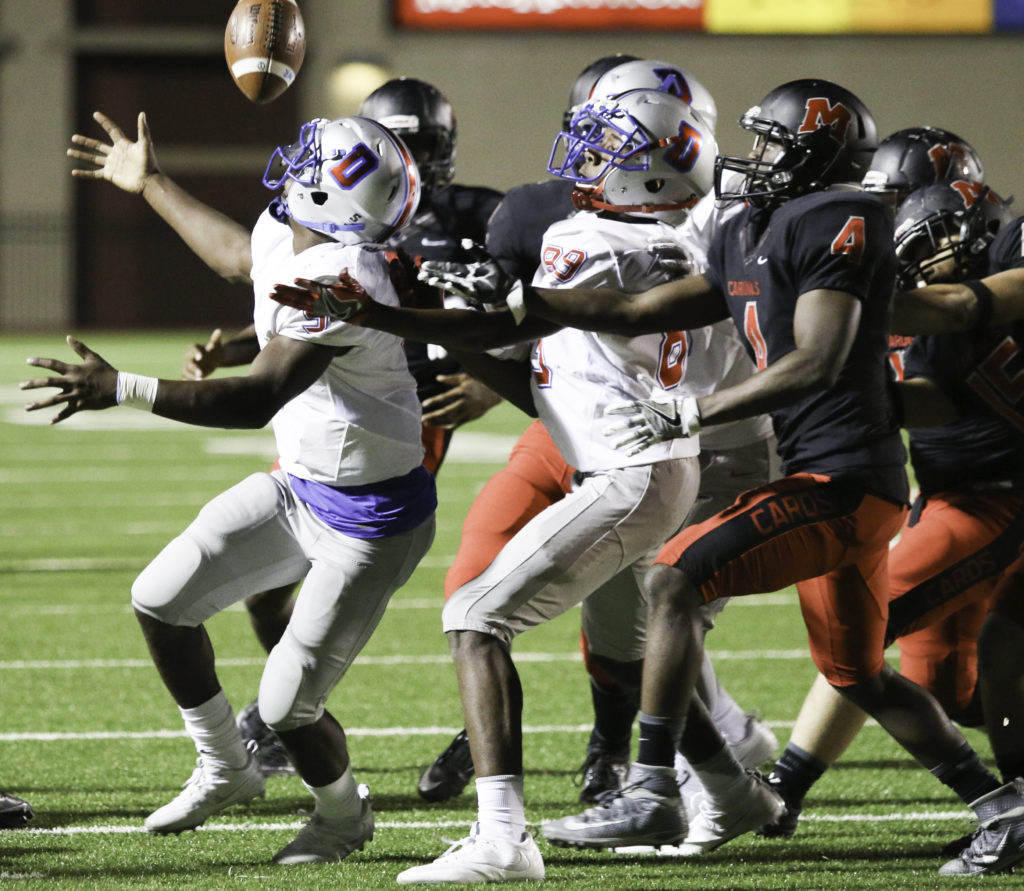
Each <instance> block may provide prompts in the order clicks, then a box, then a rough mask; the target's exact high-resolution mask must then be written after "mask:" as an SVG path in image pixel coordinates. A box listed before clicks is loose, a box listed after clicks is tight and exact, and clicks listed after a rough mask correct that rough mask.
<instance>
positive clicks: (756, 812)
mask: <svg viewBox="0 0 1024 891" xmlns="http://www.w3.org/2000/svg"><path fill="white" fill-rule="evenodd" d="M785 809H786V805H785V802H784V801H783V800H782V797H781V796H780V795H779V794H778V793H777V792H776V791H775V790H774V789H773V788H772V787H771V786H770V785H768V781H767V780H766V779H765V778H764V777H762V776H761V775H760V774H759V773H756V772H755V771H748V773H747V777H746V782H741V783H738V784H737V788H736V789H735V790H734V791H730V794H729V795H728V797H723V798H722V799H720V800H718V801H714V800H712V799H711V797H710V796H705V798H704V799H703V800H702V801H701V802H700V803H699V805H698V807H697V813H696V814H695V815H694V818H693V819H692V820H691V821H690V829H689V832H688V833H687V834H686V840H685V841H684V842H683V843H682V844H681V845H679V846H678V848H676V849H674V850H671V851H669V850H666V849H665V848H662V849H661V853H662V854H664V855H668V856H675V857H695V856H698V855H700V854H707V853H708V852H710V851H713V850H715V848H720V847H721V846H722V845H724V844H725V843H726V842H728V841H732V840H733V839H734V838H737V837H738V836H741V835H743V834H744V833H747V832H753V831H754V830H755V829H758V828H760V827H761V826H763V825H764V824H765V823H771V822H772V821H774V820H776V819H778V817H779V816H781V814H782V812H783V811H784V810H785Z"/></svg>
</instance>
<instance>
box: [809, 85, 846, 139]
mask: <svg viewBox="0 0 1024 891" xmlns="http://www.w3.org/2000/svg"><path fill="white" fill-rule="evenodd" d="M805 107H806V109H807V112H806V114H805V115H804V119H803V123H801V124H800V126H799V127H798V128H797V131H796V132H797V133H813V132H814V131H815V130H823V129H824V128H826V127H828V128H829V129H830V130H831V134H832V136H833V137H834V138H835V140H836V142H840V143H845V142H846V133H847V131H848V130H849V129H850V123H851V122H852V121H853V113H852V112H851V111H850V109H848V108H847V107H846V106H845V105H844V104H843V103H842V102H836V103H834V104H833V103H832V102H830V101H829V100H828V98H827V97H826V96H814V97H813V98H810V99H808V100H807V104H806V106H805Z"/></svg>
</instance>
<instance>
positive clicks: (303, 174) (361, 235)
mask: <svg viewBox="0 0 1024 891" xmlns="http://www.w3.org/2000/svg"><path fill="white" fill-rule="evenodd" d="M263 184H264V185H265V186H266V187H267V188H268V189H279V188H281V186H285V190H284V194H283V196H282V204H283V206H284V209H285V211H286V212H287V214H288V216H290V217H291V218H292V219H293V220H295V221H296V222H297V223H300V224H301V225H303V226H306V227H307V228H309V229H315V230H316V231H318V232H323V233H324V234H325V235H328V236H330V237H331V238H333V239H334V240H335V241H340V242H341V243H343V244H358V243H360V242H381V241H384V240H385V239H386V238H388V237H389V236H390V235H391V234H392V233H393V232H394V231H396V230H397V229H400V228H401V227H402V226H404V225H405V224H406V223H407V222H408V221H409V220H410V219H411V218H412V215H413V214H414V213H415V212H416V207H417V205H418V204H419V199H420V175H419V171H418V170H417V168H416V164H415V162H414V161H413V159H412V155H411V154H410V153H409V150H408V148H406V146H405V144H404V143H403V142H402V141H401V139H399V138H398V137H397V136H396V135H395V134H394V133H392V132H391V131H390V130H389V129H388V128H387V127H385V126H383V125H382V124H379V123H377V122H376V121H372V120H370V119H369V118H362V117H347V118H339V119H338V120H335V121H328V120H326V119H324V118H316V119H315V120H312V121H310V122H309V123H307V124H304V125H303V126H302V130H301V132H300V134H299V141H298V142H295V143H292V144H291V145H286V146H279V147H278V148H277V149H275V151H274V153H273V155H272V156H271V158H270V163H269V164H268V165H267V170H266V173H264V175H263Z"/></svg>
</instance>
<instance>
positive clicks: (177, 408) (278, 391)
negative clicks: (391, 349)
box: [21, 336, 337, 429]
mask: <svg viewBox="0 0 1024 891" xmlns="http://www.w3.org/2000/svg"><path fill="white" fill-rule="evenodd" d="M67 340H68V344H69V345H70V346H71V348H72V349H73V350H74V351H75V352H76V353H78V355H79V356H80V357H81V358H82V360H83V361H82V363H81V364H80V365H75V364H70V363H66V362H62V361H60V360H59V359H47V358H31V359H28V364H29V365H33V366H35V367H37V368H45V369H48V370H50V371H53V372H56V374H55V375H54V376H51V377H44V378H36V379H34V380H28V381H23V382H22V384H21V389H22V390H35V389H41V388H47V387H55V388H57V390H58V392H57V393H56V394H54V395H52V396H48V397H46V398H44V399H40V400H38V401H37V402H34V403H31V404H29V405H27V406H26V410H27V411H38V410H39V409H43V408H49V407H52V406H62V407H61V409H60V411H59V412H58V413H57V414H56V415H55V416H54V417H53V419H52V420H51V423H59V422H60V421H63V420H65V419H66V418H69V417H71V415H73V414H75V413H76V412H79V411H86V410H90V411H96V410H100V409H105V408H111V407H112V406H114V405H117V404H118V403H119V402H123V403H126V404H128V405H132V406H135V407H138V408H144V409H148V410H150V411H152V412H153V413H154V414H158V415H161V416H162V417H165V418H170V419H172V420H175V421H181V422H182V423H185V424H194V425H197V426H201V427H223V428H229V429H235V428H237V429H258V428H260V427H264V426H265V425H266V424H267V423H268V422H269V421H270V419H271V418H272V417H273V416H274V415H275V414H276V413H277V411H278V410H279V409H280V408H281V407H282V406H283V405H284V404H285V403H286V402H288V401H289V400H290V399H293V398H294V397H295V396H297V395H298V394H299V393H301V392H302V391H303V390H305V389H307V388H308V387H309V386H310V385H311V384H312V383H313V382H314V381H315V380H316V379H317V378H318V377H320V375H321V374H323V372H324V371H325V370H326V368H327V366H328V365H329V364H330V362H331V360H332V359H333V358H334V356H335V355H336V352H337V350H336V348H334V347H328V346H321V345H318V344H313V343H308V342H306V341H299V340H292V339H291V338H288V337H283V336H278V337H274V338H273V339H272V340H271V341H270V342H269V343H268V344H267V345H266V347H264V349H263V350H261V351H260V353H259V355H258V356H257V357H256V360H255V361H254V362H253V364H252V366H251V368H250V369H249V373H248V374H247V375H245V376H237V377H225V378H220V379H215V380H204V381H172V380H160V379H157V378H150V377H143V376H141V375H126V374H122V373H119V372H118V370H117V369H116V368H114V367H113V366H112V365H110V364H109V363H108V362H106V361H105V360H104V359H103V358H102V357H101V356H99V355H98V354H96V353H94V352H93V351H92V350H90V349H89V348H88V347H87V346H86V345H85V344H84V343H81V342H80V341H78V340H76V339H75V338H73V337H68V339H67Z"/></svg>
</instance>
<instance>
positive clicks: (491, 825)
mask: <svg viewBox="0 0 1024 891" xmlns="http://www.w3.org/2000/svg"><path fill="white" fill-rule="evenodd" d="M476 801H477V821H478V822H479V823H480V834H481V835H489V836H495V835H498V836H502V837H504V838H509V839H512V841H519V840H520V839H521V838H522V837H523V833H524V832H526V809H525V807H524V805H523V777H522V774H511V773H508V774H501V775H499V776H495V777H477V778H476Z"/></svg>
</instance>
